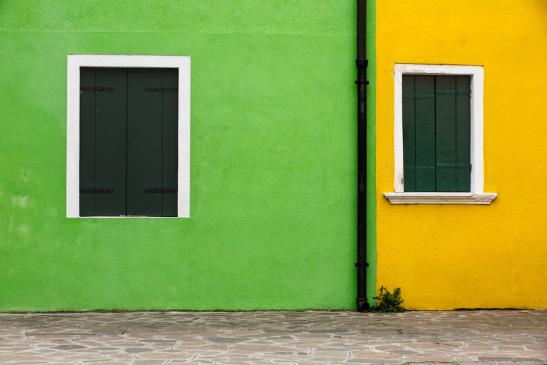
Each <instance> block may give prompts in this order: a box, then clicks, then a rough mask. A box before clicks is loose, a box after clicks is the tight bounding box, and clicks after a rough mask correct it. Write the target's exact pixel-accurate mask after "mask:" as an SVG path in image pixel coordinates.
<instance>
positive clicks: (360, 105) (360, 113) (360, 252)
mask: <svg viewBox="0 0 547 365" xmlns="http://www.w3.org/2000/svg"><path fill="white" fill-rule="evenodd" d="M366 7H367V2H366V0H357V60H356V63H357V81H355V83H356V84H357V262H356V263H355V266H356V267H357V309H358V310H359V311H360V312H362V311H365V310H367V309H368V308H369V304H368V302H367V274H366V270H367V266H368V263H367V84H368V81H367V65H368V60H367V51H366V49H367V44H366Z"/></svg>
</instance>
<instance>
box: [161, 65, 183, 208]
mask: <svg viewBox="0 0 547 365" xmlns="http://www.w3.org/2000/svg"><path fill="white" fill-rule="evenodd" d="M162 71H163V72H162V77H163V95H162V96H163V119H162V126H163V185H162V187H163V193H162V199H163V202H162V204H163V205H162V208H163V216H164V217H176V216H177V192H178V190H177V185H178V184H177V183H178V176H177V173H178V169H177V166H178V134H179V132H178V95H179V93H178V81H179V77H178V70H177V69H164V70H162Z"/></svg>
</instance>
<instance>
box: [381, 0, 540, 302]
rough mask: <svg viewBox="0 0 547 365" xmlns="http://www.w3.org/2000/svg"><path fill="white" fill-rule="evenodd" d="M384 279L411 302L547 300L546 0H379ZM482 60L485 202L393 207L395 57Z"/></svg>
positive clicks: (423, 60) (427, 60)
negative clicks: (490, 195) (389, 195)
mask: <svg viewBox="0 0 547 365" xmlns="http://www.w3.org/2000/svg"><path fill="white" fill-rule="evenodd" d="M376 6H377V14H376V17H377V18H376V21H377V40H376V45H377V48H376V51H377V98H376V100H377V102H376V108H377V119H376V125H377V127H376V128H377V170H376V173H377V201H378V206H377V212H378V215H377V255H378V257H377V260H378V267H377V270H378V272H377V285H378V287H379V286H380V285H387V286H388V287H394V286H400V287H401V288H402V290H403V297H404V299H405V304H406V307H407V308H411V309H451V308H462V307H466V308H477V307H481V308H507V307H519V308H546V307H547V0H513V1H508V0H501V1H500V0H480V1H477V0H458V1H455V0H453V1H448V0H442V1H439V0H404V1H403V0H389V1H377V5H376ZM395 63H427V64H460V65H483V66H484V73H485V84H484V89H485V97H484V135H485V140H484V156H485V157H484V162H485V176H484V182H485V191H487V192H497V193H498V194H499V195H498V198H497V200H495V201H494V203H493V204H492V205H490V206H463V205H459V206H448V205H444V206H440V205H429V206H426V205H421V206H416V205H415V206H394V205H390V204H389V203H388V202H387V201H386V200H385V199H384V197H383V192H390V191H393V173H394V171H393V155H394V153H393V150H394V147H393V123H394V122H393V103H394V99H393V94H394V92H393V89H394V86H393V65H394V64H395Z"/></svg>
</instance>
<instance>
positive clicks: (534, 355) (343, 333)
mask: <svg viewBox="0 0 547 365" xmlns="http://www.w3.org/2000/svg"><path fill="white" fill-rule="evenodd" d="M352 363H353V364H403V363H406V364H424V365H432V364H456V363H458V364H465V365H472V364H481V365H482V364H494V365H502V364H518V365H526V364H530V365H538V364H547V311H529V310H523V311H464V312H460V311H452V312H443V311H440V312H406V313H396V314H387V313H356V312H326V311H323V312H321V311H318V312H239V313H237V312H235V313H234V312H230V313H223V312H212V313H211V312H195V313H192V312H133V313H131V312H124V313H43V314H42V313H36V314H0V364H25V365H27V364H29V365H32V364H45V365H53V364H88V365H94V364H133V365H138V364H171V365H173V364H225V365H228V364H239V365H245V364H249V365H259V364H260V365H262V364H264V365H272V364H280V365H288V364H293V365H306V364H314V365H337V364H352Z"/></svg>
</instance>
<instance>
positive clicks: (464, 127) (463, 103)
mask: <svg viewBox="0 0 547 365" xmlns="http://www.w3.org/2000/svg"><path fill="white" fill-rule="evenodd" d="M470 90H471V78H470V77H469V76H458V77H457V78H456V94H457V95H456V146H457V151H456V163H457V165H456V189H455V190H456V191H471V165H470V161H471V96H470Z"/></svg>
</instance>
